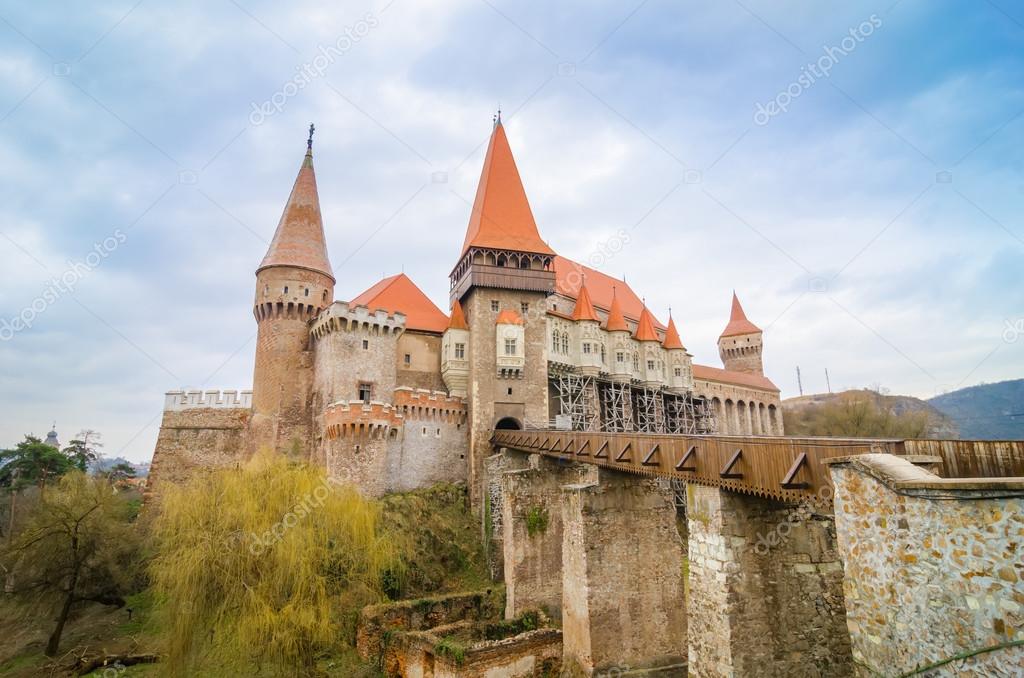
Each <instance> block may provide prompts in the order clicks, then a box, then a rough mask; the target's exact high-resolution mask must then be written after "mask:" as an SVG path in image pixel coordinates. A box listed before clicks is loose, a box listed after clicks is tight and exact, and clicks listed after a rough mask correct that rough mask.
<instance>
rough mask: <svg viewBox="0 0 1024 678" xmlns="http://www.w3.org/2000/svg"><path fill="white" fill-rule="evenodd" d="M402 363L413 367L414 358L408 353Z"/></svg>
mask: <svg viewBox="0 0 1024 678" xmlns="http://www.w3.org/2000/svg"><path fill="white" fill-rule="evenodd" d="M402 361H403V362H404V363H405V364H406V365H411V364H412V356H411V355H410V354H408V353H406V354H405V357H404V358H402Z"/></svg>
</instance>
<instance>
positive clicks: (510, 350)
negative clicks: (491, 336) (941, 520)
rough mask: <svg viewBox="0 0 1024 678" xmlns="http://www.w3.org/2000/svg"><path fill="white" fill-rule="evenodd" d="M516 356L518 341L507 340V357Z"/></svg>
mask: <svg viewBox="0 0 1024 678" xmlns="http://www.w3.org/2000/svg"><path fill="white" fill-rule="evenodd" d="M515 354H516V340H515V339H506V340H505V355H515Z"/></svg>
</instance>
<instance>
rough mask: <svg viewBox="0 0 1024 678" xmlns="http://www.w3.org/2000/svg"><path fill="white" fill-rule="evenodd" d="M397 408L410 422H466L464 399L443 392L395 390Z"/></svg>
mask: <svg viewBox="0 0 1024 678" xmlns="http://www.w3.org/2000/svg"><path fill="white" fill-rule="evenodd" d="M395 408H396V409H398V410H399V411H400V412H401V413H402V416H403V417H404V418H405V419H408V420H411V419H416V420H430V421H444V422H447V423H449V424H462V423H465V421H466V403H465V402H463V400H462V398H458V397H455V396H450V395H448V394H447V393H444V392H443V391H428V390H426V389H420V388H417V389H413V388H408V387H405V386H401V387H399V388H396V389H395Z"/></svg>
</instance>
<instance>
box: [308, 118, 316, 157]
mask: <svg viewBox="0 0 1024 678" xmlns="http://www.w3.org/2000/svg"><path fill="white" fill-rule="evenodd" d="M315 131H316V126H315V125H314V124H313V123H309V138H308V139H306V150H307V151H312V150H313V132H315Z"/></svg>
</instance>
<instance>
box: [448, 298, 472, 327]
mask: <svg viewBox="0 0 1024 678" xmlns="http://www.w3.org/2000/svg"><path fill="white" fill-rule="evenodd" d="M448 329H450V330H468V329H469V325H468V324H467V323H466V314H465V313H463V312H462V304H460V303H459V300H458V299H456V300H455V303H454V304H453V305H452V318H451V321H450V322H449V323H448Z"/></svg>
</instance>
